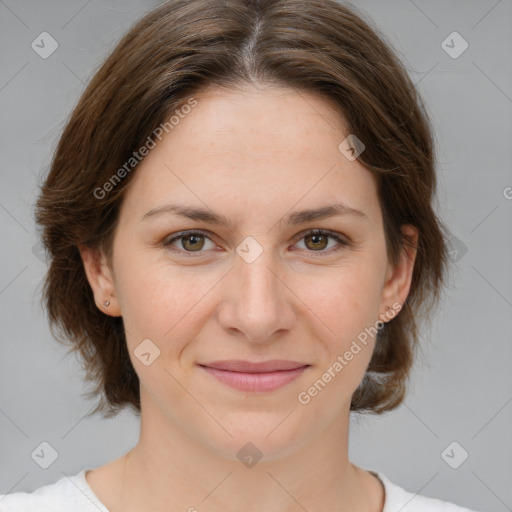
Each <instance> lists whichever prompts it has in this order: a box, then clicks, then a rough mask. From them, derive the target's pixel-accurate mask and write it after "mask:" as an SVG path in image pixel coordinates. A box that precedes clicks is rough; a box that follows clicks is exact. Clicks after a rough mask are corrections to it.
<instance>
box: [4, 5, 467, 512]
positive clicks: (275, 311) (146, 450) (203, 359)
mask: <svg viewBox="0 0 512 512" xmlns="http://www.w3.org/2000/svg"><path fill="white" fill-rule="evenodd" d="M433 155H434V151H433V139H432V133H431V129H430V124H429V120H428V116H427V114H426V112H425V109H424V107H423V105H422V101H421V99H420V97H419V95H418V93H417V91H416V90H415V88H414V86H413V84H412V83H411V81H410V79H409V78H408V76H407V73H406V71H405V69H404V68H403V67H402V65H401V63H400V62H399V60H398V59H397V57H396V56H395V55H394V53H393V52H392V50H391V49H390V47H389V46H388V45H387V44H386V43H385V42H384V40H383V38H382V36H379V35H378V34H377V32H376V30H375V29H374V28H371V27H370V26H369V25H368V24H367V22H365V21H364V20H363V19H362V17H361V16H360V15H358V14H357V13H356V12H355V11H354V10H353V9H349V8H347V7H344V6H342V5H340V4H338V3H337V2H334V1H329V0H327V1H326V0H312V1H308V2H300V1H298V0H268V1H249V0H233V1H217V0H214V1H211V0H210V1H205V0H192V1H184V0H172V1H170V2H167V3H165V4H164V5H162V6H161V7H159V8H157V9H155V10H154V11H152V12H151V13H149V14H148V15H146V16H145V17H144V18H143V19H142V20H141V21H140V22H139V23H138V24H137V25H136V26H135V27H133V28H132V29H131V30H130V31H129V33H128V34H127V35H126V36H125V37H124V38H123V39H122V41H121V42H120V43H119V44H118V45H117V47H116V48H115V49H114V51H113V53H112V54H111V55H110V56H109V58H108V59H107V60H106V62H105V63H104V64H103V66H102V67H101V69H100V70H99V71H98V72H97V73H96V75H95V76H94V78H93V79H92V81H91V83H90V84H89V86H88V87H87V89H86V90H85V92H84V94H83V96H82V98H81V99H80V101H79V103H78V105H77V107H76V108H75V110H74V112H73V114H72V116H71V118H70V120H69V122H68V124H67V126H66V128H65V130H64V132H63V134H62V137H61V139H60V142H59V145H58V148H57V150H56V153H55V157H54V160H53V163H52V168H51V170H50V173H49V175H48V177H47V179H46V181H45V183H44V185H43V187H42V190H41V195H40V197H39V200H38V204H37V216H36V218H37V222H38V223H39V225H40V226H41V227H42V228H43V241H44V244H45V246H46V247H47V249H48V251H49V253H50V254H51V265H50V268H49V271H48V275H47V278H46V281H45V303H46V306H47V308H48V312H49V317H50V320H51V325H52V327H53V328H55V332H56V334H57V335H58V336H59V337H60V338H61V339H63V340H64V339H68V340H71V341H72V342H73V344H74V345H73V347H74V349H75V350H77V351H78V352H79V353H80V354H81V355H82V356H83V359H84V364H85V368H86V370H87V378H88V379H89V380H91V381H93V382H94V383H95V384H96V388H95V391H94V394H97V395H98V396H100V397H101V400H100V402H99V404H98V407H97V408H96V410H95V412H99V411H102V412H104V413H105V414H106V416H111V415H113V414H115V413H116V412H118V411H119V410H120V409H121V408H122V407H126V406H129V407H131V408H132V409H133V410H134V411H135V412H136V413H137V414H140V419H141V433H140V439H139V442H138V443H137V445H136V446H135V447H134V448H133V449H132V450H131V451H130V452H128V453H127V454H125V455H124V456H122V457H120V458H119V459H116V460H114V461H112V462H110V463H109V464H107V465H105V466H102V467H98V468H93V469H89V470H85V469H84V470H82V471H81V472H80V473H79V474H77V475H75V476H73V477H72V478H71V479H68V478H62V479H61V480H59V481H58V482H56V483H54V484H51V485H48V486H44V487H41V488H39V489H38V490H36V491H35V492H34V493H31V494H28V493H14V494H11V495H7V496H3V497H2V499H1V501H0V505H1V506H2V507H3V508H2V510H3V511H5V512H10V511H14V510H22V509H23V510H31V511H34V512H35V511H38V510H50V509H51V510H52V511H56V510H73V511H77V512H82V511H89V510H90V511H93V510H98V509H99V510H102V511H110V512H120V511H123V512H132V511H141V510H151V511H153V512H159V511H163V510H165V511H170V510H187V511H195V510H199V511H201V510H204V511H206V510H208V511H215V512H216V511H221V510H222V511H225V510H231V509H235V508H243V509H245V510H249V511H263V510H265V511H280V512H283V511H290V512H291V511H299V510H307V511H311V512H312V511H316V510H333V511H334V510H336V511H339V512H348V511H351V512H355V511H356V512H357V511H361V512H362V511H371V512H380V511H384V512H391V511H393V512H394V511H398V510H402V511H404V512H407V511H410V512H412V511H414V512H420V511H427V510H428V511H429V512H431V511H435V510H443V511H468V510H469V509H467V508H461V507H459V506H457V505H455V504H453V503H449V502H442V501H440V500H437V499H434V498H430V497H426V496H418V495H415V494H413V493H410V492H408V491H406V490H405V489H402V488H401V487H399V486H398V485H397V484H395V483H393V482H391V481H390V480H389V479H388V478H387V477H386V476H385V475H383V474H382V473H380V472H376V471H367V470H365V469H362V468H360V467H358V466H356V465H355V464H353V463H351V462H350V461H349V458H348V434H349V432H348V426H349V417H350V412H351V411H354V412H357V411H367V412H374V413H382V412H384V411H390V410H392V409H394V408H396V407H397V406H398V405H399V404H400V403H401V402H402V401H403V399H404V396H405V391H406V381H407V378H408V375H409V371H410V368H411V365H412V362H413V356H414V353H415V347H416V343H417V339H418V319H419V315H420V314H425V313H427V312H428V311H429V310H430V309H431V308H432V306H434V305H435V303H436V301H437V300H438V299H439V296H440V293H441V289H442V285H443V280H444V278H445V273H446V262H447V258H446V254H447V252H446V238H445V234H444V229H443V226H442V224H441V222H440V221H439V219H438V218H437V216H436V214H435V212H434V211H433V208H432V201H433V198H434V194H435V186H436V176H435V163H434V156H433ZM427 250H428V254H427Z"/></svg>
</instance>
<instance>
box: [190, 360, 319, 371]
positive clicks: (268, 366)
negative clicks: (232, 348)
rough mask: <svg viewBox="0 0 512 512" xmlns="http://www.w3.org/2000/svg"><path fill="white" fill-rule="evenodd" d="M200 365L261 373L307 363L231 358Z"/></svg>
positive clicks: (290, 368)
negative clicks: (257, 361) (256, 361)
mask: <svg viewBox="0 0 512 512" xmlns="http://www.w3.org/2000/svg"><path fill="white" fill-rule="evenodd" d="M200 366H207V367H210V368H216V369H218V370H227V371H230V372H243V373H263V372H275V371H279V370H295V369H296V368H302V367H303V366H309V365H308V364H306V363H301V362H299V361H287V360H284V359H272V360H270V361H263V362H260V363H252V362H250V361H243V360H240V359H233V360H229V361H212V362H211V363H204V364H201V365H200Z"/></svg>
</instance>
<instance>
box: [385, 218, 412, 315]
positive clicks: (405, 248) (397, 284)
mask: <svg viewBox="0 0 512 512" xmlns="http://www.w3.org/2000/svg"><path fill="white" fill-rule="evenodd" d="M402 233H403V235H404V242H403V244H402V250H401V253H400V257H399V260H398V263H397V264H396V265H392V264H391V263H390V264H389V266H388V273H387V276H386V282H385V284H384V288H383V290H382V301H381V312H380V317H381V318H385V317H386V308H387V310H389V308H390V307H393V308H394V304H399V305H400V306H402V305H403V304H404V303H405V301H406V299H407V296H408V295H409V290H410V288H411V282H412V275H413V270H414V263H415V261H416V250H417V247H418V236H419V235H418V230H417V228H416V227H414V226H412V225H410V224H404V225H403V226H402Z"/></svg>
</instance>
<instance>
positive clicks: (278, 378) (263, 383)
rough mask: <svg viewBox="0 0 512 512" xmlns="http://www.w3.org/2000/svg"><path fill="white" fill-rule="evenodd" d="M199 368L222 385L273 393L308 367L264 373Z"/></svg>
mask: <svg viewBox="0 0 512 512" xmlns="http://www.w3.org/2000/svg"><path fill="white" fill-rule="evenodd" d="M201 368H203V369H204V370H206V371H207V372H208V373H210V374H211V375H213V376H214V377H216V378H217V379H219V380H220V381H221V382H223V383H224V384H227V385H228V386H231V387H232V388H235V389H239V390H241V391H274V390H276V389H279V388H281V387H283V386H285V385H286V384H288V383H289V382H291V381H293V380H295V379H296V378H297V377H298V376H299V375H301V374H302V372H303V371H304V370H305V369H306V368H308V367H307V366H301V367H300V368H296V369H295V370H281V371H276V372H266V373H243V372H230V371H227V370H219V369H217V368H210V367H209V366H201Z"/></svg>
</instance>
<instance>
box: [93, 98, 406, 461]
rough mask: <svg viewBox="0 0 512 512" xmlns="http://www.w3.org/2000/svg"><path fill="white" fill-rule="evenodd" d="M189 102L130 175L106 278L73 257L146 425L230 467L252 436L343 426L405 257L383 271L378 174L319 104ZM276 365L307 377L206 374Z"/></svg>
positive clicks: (301, 438)
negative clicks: (113, 325)
mask: <svg viewBox="0 0 512 512" xmlns="http://www.w3.org/2000/svg"><path fill="white" fill-rule="evenodd" d="M194 97H195V99H196V101H197V105H196V106H195V107H194V108H192V109H191V111H190V113H188V114H187V115H185V116H183V118H180V121H179V123H178V124H177V125H175V126H174V128H173V129H172V131H170V132H169V134H168V135H165V136H164V138H163V139H162V141H158V139H157V140H156V141H157V144H156V147H154V148H153V149H151V150H150V152H149V154H148V155H147V156H146V157H145V158H144V159H143V161H142V162H141V164H140V165H139V167H138V168H137V170H136V171H135V172H136V175H135V176H134V177H133V178H134V180H133V182H132V183H131V185H130V186H129V187H128V189H127V191H126V194H125V197H124V202H123V204H122V207H121V211H120V218H119V224H118V227H117V230H116V233H115V238H114V246H113V260H112V262H113V268H112V272H110V270H109V269H108V268H106V267H102V269H101V271H100V272H101V273H102V274H101V276H100V277H99V278H95V277H94V271H93V270H91V269H92V266H91V264H90V263H89V262H90V261H91V260H89V259H88V258H87V256H86V255H85V257H84V262H85V264H86V268H87V270H88V276H89V280H90V282H91V286H92V287H93V289H94V292H95V296H96V300H97V302H98V304H101V303H103V302H104V301H105V300H106V299H110V301H111V305H110V307H109V308H108V309H107V308H102V310H103V311H105V313H107V314H113V315H122V317H123V322H124V325H125V328H126V333H127V344H128V348H129V352H130V357H131V360H132V363H133V366H134V368H135V370H136V372H137V374H138V376H139V379H140V385H141V400H142V415H143V418H144V415H145V416H146V417H147V418H151V419H152V420H154V421H159V422H163V423H166V424H168V425H172V426H173V428H178V429H181V430H182V432H185V433H186V434H187V435H188V436H190V437H192V438H193V439H194V440H196V441H197V442H199V443H200V444H201V445H203V446H205V447H209V448H211V449H212V450H215V451H216V452H217V453H222V454H224V455H225V456H226V457H231V458H233V459H235V457H236V456H237V455H236V454H237V452H238V450H239V449H240V448H242V446H244V445H245V444H246V443H247V442H249V441H250V442H252V443H253V444H254V445H256V446H257V447H258V449H259V450H260V451H261V452H263V453H264V454H265V456H266V457H267V458H269V459H271V458H272V457H273V456H275V457H279V456H282V455H284V454H285V453H287V452H290V451H293V450H296V449H298V448H299V447H300V446H303V445H306V444H307V443H308V442H310V441H311V440H312V439H313V438H315V437H317V436H320V437H321V436H322V435H323V433H324V432H325V431H326V429H328V428H329V429H330V428H335V429H339V428H342V426H343V425H344V424H345V423H346V422H347V420H348V414H349V406H350V400H351V396H352V394H353V392H354V390H355V389H356V388H357V386H358V385H359V383H360V381H361V379H362V378H363V376H364V373H365V371H366V368H367V366H368V363H369V361H370V359H371V356H372V352H373V348H374V344H375V338H374V337H373V336H372V335H373V334H374V333H375V329H374V327H375V326H376V322H377V321H378V320H379V319H385V318H387V319H390V318H392V316H393V315H395V314H396V311H397V305H398V304H402V303H403V302H404V301H405V298H406V296H407V293H408V290H409V284H410V277H411V272H412V263H413V259H411V260H407V258H403V259H402V262H401V263H400V264H399V265H398V266H397V267H395V268H393V267H391V266H390V264H389V263H388V260H387V256H386V245H385V238H384V227H383V221H382V215H381V210H380V206H379V201H378V197H377V187H376V182H375V179H374V177H373V175H372V174H371V173H370V172H369V171H367V170H366V169H365V168H364V167H363V166H362V165H361V164H360V163H359V162H358V161H357V160H350V159H348V158H347V157H346V156H345V155H344V154H343V153H342V152H341V151H340V149H339V146H340V144H341V143H342V142H343V141H344V140H345V139H346V138H347V136H348V135H349V133H348V132H347V131H346V129H345V128H344V126H343V122H342V120H341V119H340V117H339V115H338V114H337V113H336V112H335V111H334V110H333V109H332V108H330V106H329V103H328V102H326V100H325V99H323V98H321V97H317V96H315V95H312V94H309V93H304V92H301V93H300V94H299V93H297V92H295V91H293V90H290V89H281V90H278V89H259V90H256V89H246V90H244V91H243V92H241V91H237V92H235V91H233V92H226V91H219V90H217V91H215V90H213V89H210V90H205V91H203V92H202V93H201V94H198V95H195V96H194ZM164 133H165V132H164ZM363 143H364V141H363ZM170 205H174V206H176V207H177V208H176V209H175V210H174V211H173V209H171V208H170ZM335 205H339V206H336V208H333V211H334V210H335V209H336V212H337V213H336V212H335V213H334V214H333V213H332V212H331V214H330V215H328V216H324V215H314V214H312V213H311V212H313V211H316V210H322V209H325V208H328V207H333V206H335ZM162 207H165V208H166V209H164V210H160V211H159V212H158V211H157V210H155V209H159V208H162ZM178 208H179V209H180V210H188V211H189V212H192V210H206V211H207V212H209V214H210V217H205V216H204V215H191V216H192V217H195V218H189V217H188V216H187V215H185V214H179V213H178ZM152 211H153V213H149V212H152ZM305 211H307V212H309V214H307V215H301V214H299V213H298V212H305ZM214 216H216V217H218V218H220V219H222V220H224V221H226V224H229V226H228V225H224V224H222V223H220V222H214V221H213V220H212V219H213V218H214ZM314 229H317V230H322V231H325V233H322V234H320V235H315V234H312V233H311V230H314ZM192 231H200V233H196V234H195V235H191V234H190V232H192ZM187 233H188V236H185V237H184V238H183V237H182V238H181V239H179V238H178V239H176V240H174V241H173V240H171V239H172V238H173V237H175V236H177V235H178V234H181V235H187ZM336 237H338V239H339V240H338V239H337V238H336ZM84 254H85V253H84ZM110 293H112V294H113V295H114V297H110ZM387 306H388V307H389V308H391V313H390V312H388V317H386V315H385V311H386V307H387ZM364 333H366V336H365V334H364ZM362 340H365V341H364V342H363V341H362ZM354 342H355V343H356V344H355V345H354ZM356 347H359V350H358V349H357V348H356ZM347 352H351V354H352V357H350V354H347ZM273 359H279V360H288V361H295V362H298V363H300V364H301V365H307V367H306V368H305V369H303V370H301V371H299V372H296V375H295V378H294V379H293V380H290V381H289V382H287V383H286V384H284V385H281V386H280V387H278V388H276V389H269V388H264V387H262V386H264V382H263V379H262V378H259V377H257V376H256V377H255V380H256V381H258V382H259V383H260V384H258V385H259V386H260V387H259V388H258V389H256V390H252V391H251V390H247V389H245V390H244V389H236V388H234V387H232V386H231V385H228V384H226V383H225V382H223V381H221V380H219V379H218V378H217V377H216V376H215V375H213V374H212V373H210V372H209V371H207V370H205V368H204V367H202V366H201V365H208V363H211V362H214V361H219V360H245V361H250V362H261V361H269V360H273ZM341 361H343V362H341ZM336 362H338V364H336ZM340 366H341V368H340ZM222 374H223V375H227V373H226V372H223V373H222ZM219 375H220V373H219ZM231 375H233V374H231ZM274 375H275V374H274ZM281 375H283V374H281ZM286 375H290V376H291V375H292V374H290V373H287V374H286ZM329 375H330V378H329ZM319 380H320V381H321V383H320V385H319V384H318V381H319ZM265 382H267V381H265ZM315 383H316V388H314V389H313V390H311V389H312V386H313V387H314V385H315ZM315 389H316V392H315ZM292 412H293V414H291V413H292Z"/></svg>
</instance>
